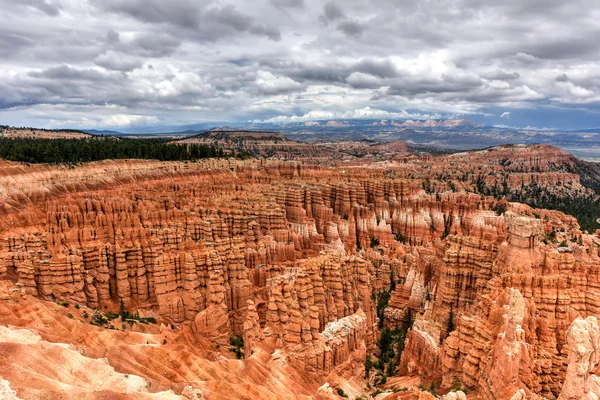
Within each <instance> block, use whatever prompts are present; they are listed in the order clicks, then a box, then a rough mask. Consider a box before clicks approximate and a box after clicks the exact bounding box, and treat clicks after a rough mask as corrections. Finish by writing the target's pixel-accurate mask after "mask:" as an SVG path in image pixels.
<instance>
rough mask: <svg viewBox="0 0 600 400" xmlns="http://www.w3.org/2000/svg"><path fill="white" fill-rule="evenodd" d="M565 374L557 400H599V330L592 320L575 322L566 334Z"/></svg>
mask: <svg viewBox="0 0 600 400" xmlns="http://www.w3.org/2000/svg"><path fill="white" fill-rule="evenodd" d="M567 346H568V351H569V356H568V360H567V362H568V366H567V374H566V377H565V383H564V385H563V387H562V391H561V393H560V396H558V398H559V400H583V399H597V398H600V378H599V377H598V376H596V375H595V374H594V371H595V370H596V366H597V365H598V362H599V361H600V328H599V327H598V321H597V320H596V317H588V318H586V319H583V318H577V319H576V320H575V321H573V323H572V324H571V326H570V328H569V330H568V331H567Z"/></svg>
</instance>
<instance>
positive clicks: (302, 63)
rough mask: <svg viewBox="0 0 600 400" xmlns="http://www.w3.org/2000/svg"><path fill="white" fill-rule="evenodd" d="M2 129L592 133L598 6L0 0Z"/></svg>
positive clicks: (597, 119) (591, 0) (598, 81)
mask: <svg viewBox="0 0 600 400" xmlns="http://www.w3.org/2000/svg"><path fill="white" fill-rule="evenodd" d="M0 18H1V20H2V24H0V124H6V125H16V126H35V127H46V128H62V127H71V128H85V129H113V130H121V131H141V130H145V131H148V130H161V129H165V128H166V127H171V128H172V127H177V126H184V125H193V124H197V123H203V122H212V121H215V122H231V123H234V122H239V123H243V122H249V121H255V122H263V121H264V122H290V121H295V122H301V121H309V120H319V119H338V118H341V119H348V118H376V119H430V118H435V119H438V118H467V119H470V120H472V121H474V122H476V123H480V124H486V125H501V126H511V127H522V128H523V127H529V128H550V129H565V130H566V129H582V128H596V127H600V40H599V38H600V23H598V21H600V0H570V1H564V0H503V1H498V0H493V1H488V0H419V1H415V0H371V1H368V0H344V1H342V0H337V1H329V2H326V1H315V0H252V1H249V0H247V1H241V0H240V1H233V0H218V1H213V0H169V1H166V0H102V1H92V0H18V1H16V0H0Z"/></svg>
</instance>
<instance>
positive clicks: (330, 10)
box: [323, 2, 344, 22]
mask: <svg viewBox="0 0 600 400" xmlns="http://www.w3.org/2000/svg"><path fill="white" fill-rule="evenodd" d="M342 18H344V12H343V11H342V9H341V8H340V7H339V6H338V5H337V4H335V3H332V2H329V3H327V4H325V6H323V20H324V21H325V22H331V21H335V20H338V19H342Z"/></svg>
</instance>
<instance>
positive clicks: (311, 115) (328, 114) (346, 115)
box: [252, 106, 448, 123]
mask: <svg viewBox="0 0 600 400" xmlns="http://www.w3.org/2000/svg"><path fill="white" fill-rule="evenodd" d="M446 117H448V116H446ZM380 118H381V119H420V120H423V119H440V118H443V116H442V115H441V114H421V113H408V112H406V111H399V112H390V111H385V110H378V109H374V108H371V107H369V106H366V107H365V108H361V109H357V110H352V111H346V112H332V111H310V112H308V113H306V114H304V115H290V116H285V115H280V116H277V117H273V118H268V119H265V120H254V121H252V122H255V123H261V122H264V123H285V122H307V121H317V120H326V119H380Z"/></svg>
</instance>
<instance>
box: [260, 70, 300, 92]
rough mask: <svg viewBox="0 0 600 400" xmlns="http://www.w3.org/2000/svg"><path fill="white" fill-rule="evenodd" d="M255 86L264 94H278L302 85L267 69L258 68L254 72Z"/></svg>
mask: <svg viewBox="0 0 600 400" xmlns="http://www.w3.org/2000/svg"><path fill="white" fill-rule="evenodd" d="M256 86H257V87H258V88H259V89H260V90H261V91H262V92H263V93H266V94H278V93H283V92H289V91H292V90H297V89H300V88H301V87H302V85H301V84H300V83H298V82H296V81H294V80H293V79H290V78H288V77H285V76H275V75H273V74H272V73H271V72H269V71H263V70H259V71H258V72H257V73H256Z"/></svg>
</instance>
